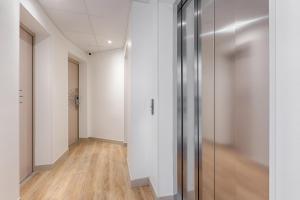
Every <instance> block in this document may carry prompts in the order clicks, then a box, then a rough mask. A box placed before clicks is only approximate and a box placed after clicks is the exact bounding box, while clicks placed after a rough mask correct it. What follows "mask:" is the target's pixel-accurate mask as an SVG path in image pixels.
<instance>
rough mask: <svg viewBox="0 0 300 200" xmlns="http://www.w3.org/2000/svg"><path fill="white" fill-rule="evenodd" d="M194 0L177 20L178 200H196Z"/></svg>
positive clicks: (195, 48) (196, 97) (196, 107)
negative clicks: (178, 22) (178, 24)
mask: <svg viewBox="0 0 300 200" xmlns="http://www.w3.org/2000/svg"><path fill="white" fill-rule="evenodd" d="M197 3H198V1H197V0H187V1H186V2H185V3H184V4H182V7H180V10H179V14H178V19H179V21H180V26H178V33H179V34H178V35H179V37H178V44H179V46H178V49H179V51H178V55H179V57H178V87H177V91H178V98H177V99H178V103H179V106H178V127H177V128H178V147H179V148H178V170H181V171H179V172H178V191H179V199H181V198H183V199H185V200H189V199H190V200H194V199H198V161H199V160H198V152H199V145H198V137H199V128H198V126H199V123H198V122H199V120H198V117H199V116H198V115H199V109H198V107H199V106H198V104H199V102H198V60H197V48H198V43H197V41H198V40H197V26H198V24H197V22H198V18H197V15H196V16H195V13H197V9H196V8H197V6H198V4H197Z"/></svg>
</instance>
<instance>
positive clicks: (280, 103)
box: [270, 0, 300, 200]
mask: <svg viewBox="0 0 300 200" xmlns="http://www.w3.org/2000/svg"><path fill="white" fill-rule="evenodd" d="M275 4H276V5H275ZM271 6H272V7H271V11H272V15H271V17H272V18H271V21H270V22H271V31H272V32H271V50H272V52H271V53H272V54H271V56H272V57H271V59H272V60H271V64H272V65H271V67H272V71H271V73H272V74H271V77H272V82H271V84H272V96H271V97H272V98H273V101H272V105H273V106H272V107H271V110H272V113H271V114H274V117H273V118H272V120H273V121H272V125H273V126H272V127H271V130H272V134H273V135H272V136H273V137H274V139H275V140H274V141H275V143H273V147H271V151H272V150H275V152H274V153H275V155H274V159H273V160H272V161H273V162H272V164H276V167H275V168H274V167H273V169H274V171H271V173H273V172H274V174H272V175H275V178H273V179H272V182H274V181H276V183H275V184H274V187H275V190H273V192H274V194H275V195H274V196H272V200H273V199H274V200H275V199H276V200H285V199H289V200H298V199H299V196H300V194H299V183H300V173H299V169H300V156H299V153H300V117H299V113H300V104H299V102H300V78H299V77H300V62H299V55H300V51H299V44H300V37H299V34H300V24H299V19H300V12H299V9H300V1H297V0H274V1H273V0H272V1H271ZM275 6H276V7H275ZM275 9H276V10H275ZM275 11H276V15H275V14H273V13H275ZM275 25H276V26H275ZM275 31H276V32H275ZM275 56H276V58H275ZM273 59H276V60H275V61H276V63H274V61H273ZM274 74H275V76H274ZM272 184H273V183H272ZM272 195H273V194H272ZM275 197H276V198H275Z"/></svg>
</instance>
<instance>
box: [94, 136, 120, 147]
mask: <svg viewBox="0 0 300 200" xmlns="http://www.w3.org/2000/svg"><path fill="white" fill-rule="evenodd" d="M88 139H90V140H98V141H101V142H107V143H112V144H120V145H124V142H122V141H117V140H109V139H103V138H96V137H89V138H88Z"/></svg>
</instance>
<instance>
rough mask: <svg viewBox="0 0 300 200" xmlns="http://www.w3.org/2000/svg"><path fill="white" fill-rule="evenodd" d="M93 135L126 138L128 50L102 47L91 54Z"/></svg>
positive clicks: (117, 138) (121, 139) (109, 138)
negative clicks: (126, 54)
mask: <svg viewBox="0 0 300 200" xmlns="http://www.w3.org/2000/svg"><path fill="white" fill-rule="evenodd" d="M90 61H91V65H90V67H89V76H88V77H89V82H90V83H89V84H90V96H89V97H90V118H89V119H90V120H91V122H90V123H91V127H90V137H95V138H101V139H108V140H116V141H121V142H123V141H124V53H123V50H122V49H117V50H110V51H102V52H99V53H95V54H93V55H92V56H91V57H90Z"/></svg>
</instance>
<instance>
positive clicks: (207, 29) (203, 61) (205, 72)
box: [198, 0, 215, 200]
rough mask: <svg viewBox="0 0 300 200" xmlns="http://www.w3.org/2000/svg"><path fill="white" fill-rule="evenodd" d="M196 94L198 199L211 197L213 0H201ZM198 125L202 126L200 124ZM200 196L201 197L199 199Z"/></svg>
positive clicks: (212, 167)
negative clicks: (199, 192) (199, 152)
mask: <svg viewBox="0 0 300 200" xmlns="http://www.w3.org/2000/svg"><path fill="white" fill-rule="evenodd" d="M199 19H200V20H199V22H200V24H199V37H200V40H199V41H200V44H199V54H198V57H199V69H202V73H201V74H199V77H200V78H199V86H200V87H199V89H200V91H199V94H201V95H200V97H201V98H200V101H199V104H200V111H199V113H202V115H201V118H200V121H199V127H200V132H201V133H202V134H201V135H202V137H200V138H199V139H200V140H201V139H202V141H200V144H202V154H200V158H199V159H200V160H201V162H202V165H200V166H199V180H200V181H199V191H202V195H200V198H199V199H202V200H214V175H215V169H214V168H215V166H214V164H215V159H214V0H202V1H201V5H200V18H199ZM201 124H202V126H201ZM201 197H202V198H201Z"/></svg>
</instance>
